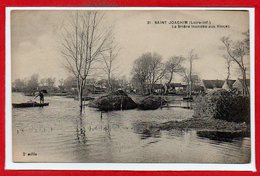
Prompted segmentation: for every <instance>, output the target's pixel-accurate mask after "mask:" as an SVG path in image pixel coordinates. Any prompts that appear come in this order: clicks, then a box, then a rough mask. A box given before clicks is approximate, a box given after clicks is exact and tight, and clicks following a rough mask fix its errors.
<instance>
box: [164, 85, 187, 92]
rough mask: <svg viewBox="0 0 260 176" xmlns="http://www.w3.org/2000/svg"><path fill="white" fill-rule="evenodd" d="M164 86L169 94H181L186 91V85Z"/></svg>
mask: <svg viewBox="0 0 260 176" xmlns="http://www.w3.org/2000/svg"><path fill="white" fill-rule="evenodd" d="M166 86H167V91H168V93H170V94H175V93H176V94H179V93H183V92H185V91H186V89H187V85H186V84H183V83H170V84H166Z"/></svg>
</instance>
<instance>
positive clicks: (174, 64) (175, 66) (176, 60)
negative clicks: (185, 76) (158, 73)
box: [165, 56, 185, 84]
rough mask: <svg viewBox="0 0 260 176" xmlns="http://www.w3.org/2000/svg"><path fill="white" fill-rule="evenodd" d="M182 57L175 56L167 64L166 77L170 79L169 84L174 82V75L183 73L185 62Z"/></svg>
mask: <svg viewBox="0 0 260 176" xmlns="http://www.w3.org/2000/svg"><path fill="white" fill-rule="evenodd" d="M184 59H185V58H184V57H182V56H173V57H170V58H169V59H168V61H167V62H166V63H165V67H166V76H167V77H169V80H168V84H170V83H171V82H172V79H173V74H174V73H180V72H181V71H182V66H181V64H182V62H183V61H184Z"/></svg>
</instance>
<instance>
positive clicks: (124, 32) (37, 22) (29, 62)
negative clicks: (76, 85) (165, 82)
mask: <svg viewBox="0 0 260 176" xmlns="http://www.w3.org/2000/svg"><path fill="white" fill-rule="evenodd" d="M70 13H71V11H63V10H60V11H50V10H48V11H46V10H27V11H25V10H15V11H12V12H11V63H12V65H11V67H12V68H11V69H12V81H13V80H15V79H17V78H26V77H30V76H31V75H32V74H35V73H36V74H39V76H40V78H43V77H56V80H59V79H61V78H66V77H67V76H68V75H69V74H68V72H67V71H66V69H64V67H63V64H64V63H65V62H66V61H65V59H64V58H63V57H62V55H61V53H60V48H61V33H62V29H63V27H64V25H65V24H66V20H67V19H68V17H69V15H70ZM104 13H105V16H104V19H103V23H102V25H104V26H113V30H114V31H113V33H114V37H115V40H116V42H117V43H118V45H119V46H120V52H119V54H118V56H117V61H116V66H115V67H116V68H117V69H116V71H115V73H114V74H115V75H117V76H124V75H125V76H126V77H127V78H130V77H131V76H130V73H131V69H132V67H133V62H134V60H136V59H137V58H138V57H139V56H141V55H142V54H143V53H146V52H156V53H158V54H160V55H161V56H162V57H163V60H164V61H166V60H167V59H168V58H169V57H171V56H180V55H182V56H184V57H187V55H188V53H189V51H190V50H191V49H194V51H195V53H197V54H198V56H199V59H198V60H196V61H194V66H193V67H194V72H196V73H197V74H198V75H199V76H200V78H201V79H225V78H226V67H225V60H224V58H223V57H222V56H223V54H224V53H225V52H224V51H223V50H221V49H220V48H221V46H223V45H222V43H221V41H220V38H221V37H222V36H230V38H232V39H233V40H240V39H242V38H243V35H242V33H243V32H245V31H247V30H248V29H249V15H248V12H247V11H188V10H186V11H184V10H182V11H175V10H164V11H158V10H146V11H141V10H136V11H135V10H131V11H127V10H114V11H105V12H104ZM183 20H185V21H192V22H193V23H195V22H198V21H199V22H201V21H210V22H211V24H212V25H229V26H230V27H229V28H214V29H209V28H206V29H205V28H190V29H187V28H185V29H184V28H172V25H170V24H168V23H169V22H170V21H173V22H176V21H183ZM147 21H151V24H147ZM157 21H166V23H167V24H155V22H157ZM246 62H247V63H249V58H247V60H246ZM184 66H185V63H184ZM237 77H238V71H237V67H236V64H232V66H231V78H232V79H236V78H237ZM174 79H175V81H176V82H180V81H181V78H180V77H179V76H178V75H175V78H174Z"/></svg>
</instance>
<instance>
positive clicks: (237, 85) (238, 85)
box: [233, 78, 250, 94]
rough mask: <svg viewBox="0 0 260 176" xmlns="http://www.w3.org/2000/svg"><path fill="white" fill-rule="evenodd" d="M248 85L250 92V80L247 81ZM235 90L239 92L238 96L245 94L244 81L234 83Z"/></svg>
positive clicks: (239, 80) (238, 80)
mask: <svg viewBox="0 0 260 176" xmlns="http://www.w3.org/2000/svg"><path fill="white" fill-rule="evenodd" d="M246 84H247V88H248V90H249V91H250V79H246ZM233 88H234V89H236V90H237V93H238V94H242V93H243V79H240V78H238V79H237V80H236V81H235V82H234V83H233Z"/></svg>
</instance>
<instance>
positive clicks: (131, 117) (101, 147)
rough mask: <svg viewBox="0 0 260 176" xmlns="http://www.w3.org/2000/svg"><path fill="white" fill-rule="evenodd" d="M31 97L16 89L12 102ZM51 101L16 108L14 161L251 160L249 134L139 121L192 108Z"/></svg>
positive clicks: (173, 116)
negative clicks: (229, 136) (210, 133)
mask: <svg viewBox="0 0 260 176" xmlns="http://www.w3.org/2000/svg"><path fill="white" fill-rule="evenodd" d="M30 99H32V97H25V96H23V95H22V94H19V93H13V97H12V101H13V102H25V101H28V100H30ZM45 101H46V102H49V103H50V105H49V106H47V107H43V108H40V107H35V108H21V109H13V110H12V113H13V114H12V118H13V120H12V121H13V124H12V125H13V161H14V162H103V163H104V162H106V163H107V162H108V163H110V162H111V163H113V162H115V163H118V162H135V163H139V162H143V163H155V162H158V163H248V162H250V138H247V137H246V138H238V139H233V140H231V141H220V140H212V139H208V138H204V137H199V136H198V135H197V132H196V131H194V130H189V131H181V130H171V131H160V130H154V131H147V130H140V129H138V126H139V125H138V124H140V123H145V122H149V123H161V122H167V121H170V120H184V119H187V118H190V117H191V116H192V114H193V112H192V110H189V109H182V108H164V109H162V110H161V109H158V110H152V111H141V110H126V111H113V112H107V113H103V114H102V117H101V112H100V111H96V109H93V108H89V107H86V108H85V112H84V113H83V115H81V116H80V115H79V111H78V109H79V108H78V103H77V101H75V100H73V99H69V98H64V97H45Z"/></svg>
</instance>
